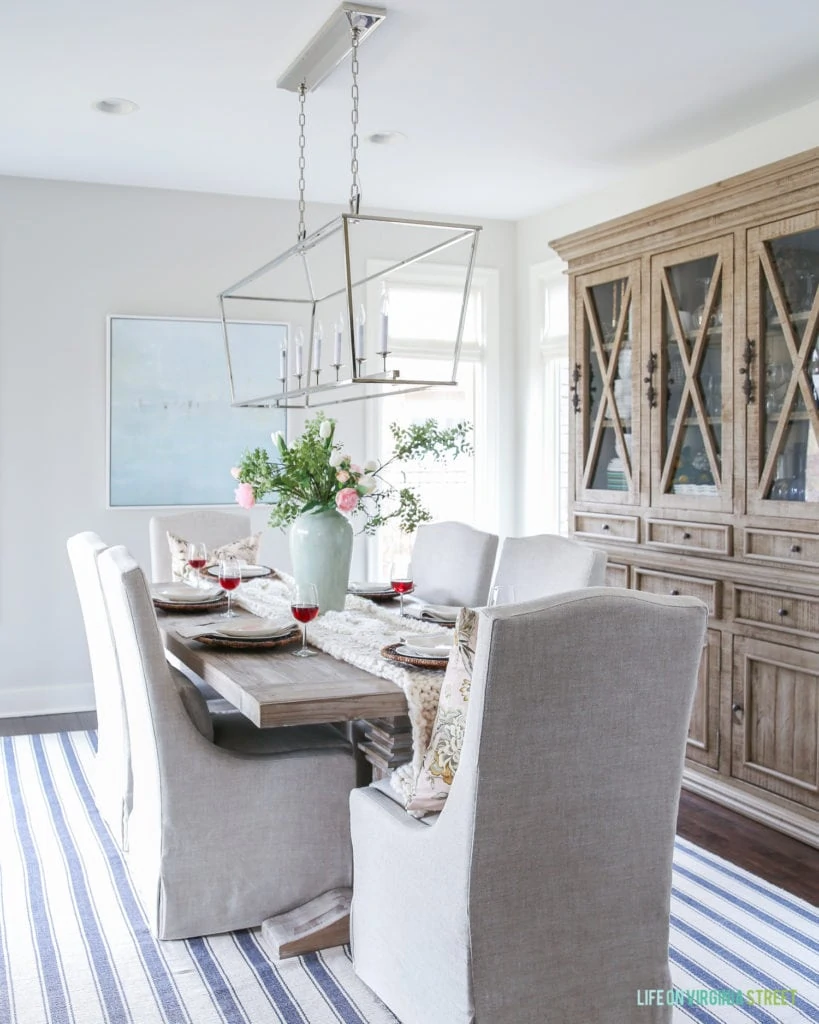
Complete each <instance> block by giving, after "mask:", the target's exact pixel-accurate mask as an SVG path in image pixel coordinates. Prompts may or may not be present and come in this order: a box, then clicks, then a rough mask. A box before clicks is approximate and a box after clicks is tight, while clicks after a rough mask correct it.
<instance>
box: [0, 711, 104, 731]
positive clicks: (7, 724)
mask: <svg viewBox="0 0 819 1024" xmlns="http://www.w3.org/2000/svg"><path fill="white" fill-rule="evenodd" d="M96 728H97V713H96V711H75V712H73V713H72V714H69V715H30V716H26V717H24V718H0V736H29V735H31V734H32V733H35V732H76V731H79V730H82V729H96Z"/></svg>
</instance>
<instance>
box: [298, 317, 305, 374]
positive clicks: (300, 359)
mask: <svg viewBox="0 0 819 1024" xmlns="http://www.w3.org/2000/svg"><path fill="white" fill-rule="evenodd" d="M303 373H304V334H303V332H302V329H301V328H299V329H298V331H297V332H296V376H297V377H301V376H302V374H303Z"/></svg>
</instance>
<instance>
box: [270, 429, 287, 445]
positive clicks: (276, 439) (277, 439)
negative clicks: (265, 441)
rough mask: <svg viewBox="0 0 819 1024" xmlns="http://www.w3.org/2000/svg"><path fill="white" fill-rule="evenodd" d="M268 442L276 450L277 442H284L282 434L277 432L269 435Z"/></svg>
mask: <svg viewBox="0 0 819 1024" xmlns="http://www.w3.org/2000/svg"><path fill="white" fill-rule="evenodd" d="M270 440H271V441H272V442H273V444H274V445H275V446H276V447H277V448H278V447H279V442H280V441H283V440H284V434H283V433H282V432H281V431H280V430H277V431H275V433H273V434H271V435H270Z"/></svg>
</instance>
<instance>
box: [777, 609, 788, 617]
mask: <svg viewBox="0 0 819 1024" xmlns="http://www.w3.org/2000/svg"><path fill="white" fill-rule="evenodd" d="M776 614H777V615H778V616H779V617H780V618H781V619H784V618H785V616H786V615H787V614H788V609H787V608H780V609H778V611H777V613H776Z"/></svg>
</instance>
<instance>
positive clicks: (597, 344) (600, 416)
mask: <svg viewBox="0 0 819 1024" xmlns="http://www.w3.org/2000/svg"><path fill="white" fill-rule="evenodd" d="M631 297H632V287H631V283H630V284H629V286H628V288H627V290H626V294H624V295H623V299H622V303H621V308H620V315H619V319H618V322H617V324H616V327H615V331H614V339H613V341H612V345H611V354H610V355H609V356H608V357H607V356H606V352H605V348H604V346H603V335H602V332H601V330H600V324H599V322H598V318H597V310H596V309H595V306H594V303H593V302H592V300H591V298H590V295H589V290H588V289H585V290H584V297H583V300H584V309H585V312H586V319H587V322H588V324H589V327H590V330H591V334H592V344H593V346H594V349H595V353H596V355H597V361H598V365H599V367H600V369H601V377H602V386H603V393H602V395H601V398H600V408H599V409H598V411H597V419H596V420H595V424H594V428H593V431H592V437H591V440H590V443H589V450H588V456H587V462H586V469H585V472H584V487H588V486H589V485H590V481H591V478H592V474H593V469H594V467H595V465H596V464H597V458H598V455H599V452H600V444H601V442H602V439H603V420H604V419H605V415H606V408H607V407H608V406H610V407H611V420H612V424H613V427H614V434H615V437H616V438H617V441H618V444H619V451H620V452H621V453H622V454H623V466H624V467H626V471H627V476H628V479H629V487H630V489H631V486H632V473H631V465H630V464H629V459H628V452H627V449H626V443H624V440H623V436H622V428H621V426H620V423H619V417H618V415H617V408H616V403H615V401H614V396H613V392H612V387H611V383H612V378H613V375H614V371H615V370H616V367H617V357H618V355H619V349H620V345H621V343H622V336H623V333H624V327H626V323H627V315H626V314H627V311H628V308H629V304H630V302H631Z"/></svg>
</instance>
